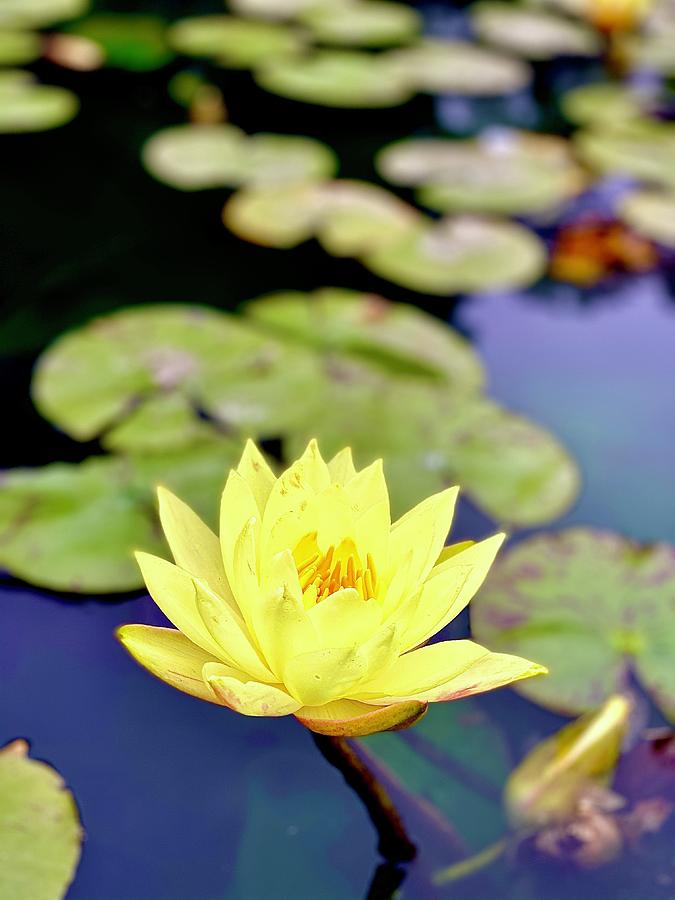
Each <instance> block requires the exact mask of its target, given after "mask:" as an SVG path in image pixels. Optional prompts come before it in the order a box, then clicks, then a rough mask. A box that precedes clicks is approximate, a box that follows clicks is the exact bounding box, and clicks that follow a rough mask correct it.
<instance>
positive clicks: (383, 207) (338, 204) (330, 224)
mask: <svg viewBox="0 0 675 900" xmlns="http://www.w3.org/2000/svg"><path fill="white" fill-rule="evenodd" d="M321 197H322V213H321V216H320V221H318V222H317V225H316V234H317V238H318V240H319V242H320V243H321V245H322V246H323V247H324V248H325V250H327V251H328V253H330V254H331V255H332V256H356V257H359V256H362V255H363V254H364V253H372V252H373V251H375V250H377V249H378V248H379V247H383V246H386V245H387V244H389V243H391V242H392V241H395V240H397V239H398V238H400V237H402V236H403V235H405V234H407V233H408V232H409V231H410V230H411V229H413V230H414V229H415V228H416V227H417V226H418V225H419V223H420V221H421V220H422V217H421V215H420V214H419V212H418V211H417V210H416V209H415V208H414V207H412V206H410V205H409V204H408V203H404V202H403V201H402V200H399V198H398V197H397V196H396V195H395V194H392V193H390V191H387V190H384V189H383V188H381V187H378V186H377V185H374V184H369V183H368V182H365V181H346V180H340V181H332V182H329V183H328V184H326V185H324V187H323V188H322V191H321Z"/></svg>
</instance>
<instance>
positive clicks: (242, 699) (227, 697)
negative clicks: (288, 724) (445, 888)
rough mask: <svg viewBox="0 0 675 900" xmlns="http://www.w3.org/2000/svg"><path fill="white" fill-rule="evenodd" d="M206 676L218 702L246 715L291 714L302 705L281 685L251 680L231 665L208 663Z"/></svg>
mask: <svg viewBox="0 0 675 900" xmlns="http://www.w3.org/2000/svg"><path fill="white" fill-rule="evenodd" d="M203 677H204V680H205V681H206V683H207V684H208V686H209V688H210V689H211V690H212V691H213V696H214V697H215V698H216V700H217V702H218V703H222V704H223V706H229V708H230V709H233V710H234V711H235V712H238V713H241V714H242V715H244V716H288V715H290V713H294V712H296V710H298V709H299V707H300V704H299V703H298V702H297V700H294V699H293V698H292V697H291V696H290V695H289V694H287V693H286V691H285V690H284V689H283V688H282V687H281V685H273V684H261V683H260V682H258V681H248V680H246V678H245V676H244V673H243V672H238V671H237V670H236V669H233V668H231V667H230V666H224V665H222V664H219V663H207V664H206V665H205V666H204V669H203Z"/></svg>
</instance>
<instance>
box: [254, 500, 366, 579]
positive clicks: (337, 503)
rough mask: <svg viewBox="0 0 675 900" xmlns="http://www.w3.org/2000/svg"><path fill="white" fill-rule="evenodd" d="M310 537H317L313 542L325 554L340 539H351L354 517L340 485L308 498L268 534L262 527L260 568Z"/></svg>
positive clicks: (285, 515)
mask: <svg viewBox="0 0 675 900" xmlns="http://www.w3.org/2000/svg"><path fill="white" fill-rule="evenodd" d="M309 534H314V535H316V542H317V544H318V545H319V546H320V547H321V548H323V550H324V551H325V550H327V549H328V547H330V546H331V545H332V546H337V545H338V544H339V543H340V542H341V541H342V540H343V538H346V537H349V538H353V537H354V514H353V512H352V510H351V507H350V505H349V501H348V499H347V497H346V495H345V493H344V488H343V487H342V486H341V485H339V484H334V485H329V486H328V487H327V488H326V490H324V491H322V492H321V493H320V494H312V495H310V496H308V497H307V498H306V499H305V500H303V502H302V503H301V504H300V505H299V506H298V507H297V509H293V510H289V511H288V512H286V513H284V515H282V516H281V517H280V518H278V519H277V520H276V521H275V522H274V524H273V525H272V527H271V529H270V531H269V532H265V531H264V528H263V534H262V547H261V561H262V563H263V565H265V564H266V562H267V560H269V558H270V557H271V556H274V555H275V554H277V553H279V552H281V551H282V550H286V549H290V550H292V549H294V548H295V547H296V546H297V544H298V543H299V542H300V541H301V540H302V539H303V538H305V537H306V536H307V535H309Z"/></svg>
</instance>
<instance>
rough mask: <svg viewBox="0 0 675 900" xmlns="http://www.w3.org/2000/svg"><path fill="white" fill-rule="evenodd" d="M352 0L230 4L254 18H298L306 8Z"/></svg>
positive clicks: (241, 0)
mask: <svg viewBox="0 0 675 900" xmlns="http://www.w3.org/2000/svg"><path fill="white" fill-rule="evenodd" d="M350 2H351V0H229V3H228V6H229V7H230V9H231V10H232V11H233V12H236V13H238V14H239V15H241V16H251V18H254V19H272V20H284V19H296V18H297V17H298V16H300V15H301V14H302V13H303V12H304V11H305V10H307V9H310V8H311V7H316V6H319V5H320V4H321V5H330V6H337V5H340V6H346V5H347V4H348V3H350Z"/></svg>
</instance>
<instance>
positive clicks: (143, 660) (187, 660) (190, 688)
mask: <svg viewBox="0 0 675 900" xmlns="http://www.w3.org/2000/svg"><path fill="white" fill-rule="evenodd" d="M116 635H117V638H118V639H119V640H120V641H121V642H122V644H123V645H124V647H125V649H126V650H128V652H129V653H130V654H131V655H132V656H133V658H134V659H135V660H136V661H137V662H139V663H140V664H141V665H142V666H143V667H144V668H145V669H147V670H148V672H151V673H152V674H153V675H155V676H156V677H157V678H161V680H162V681H165V682H166V683H167V684H170V685H171V687H175V688H178V690H179V691H183V692H184V693H186V694H192V696H193V697H199V698H200V699H201V700H208V701H209V703H217V702H218V701H217V700H216V698H215V697H214V696H213V693H212V692H211V691H210V690H209V688H208V686H207V685H206V683H205V682H204V679H203V678H202V668H203V667H204V665H205V664H206V663H210V662H215V660H214V658H213V657H212V656H210V655H209V654H208V653H205V652H204V651H203V650H202V649H201V648H200V647H197V646H195V644H193V643H192V642H191V641H189V640H188V639H187V638H186V637H185V635H183V634H181V633H180V631H175V630H174V629H173V628H153V627H152V626H150V625H122V627H121V628H118V629H117V632H116Z"/></svg>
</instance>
